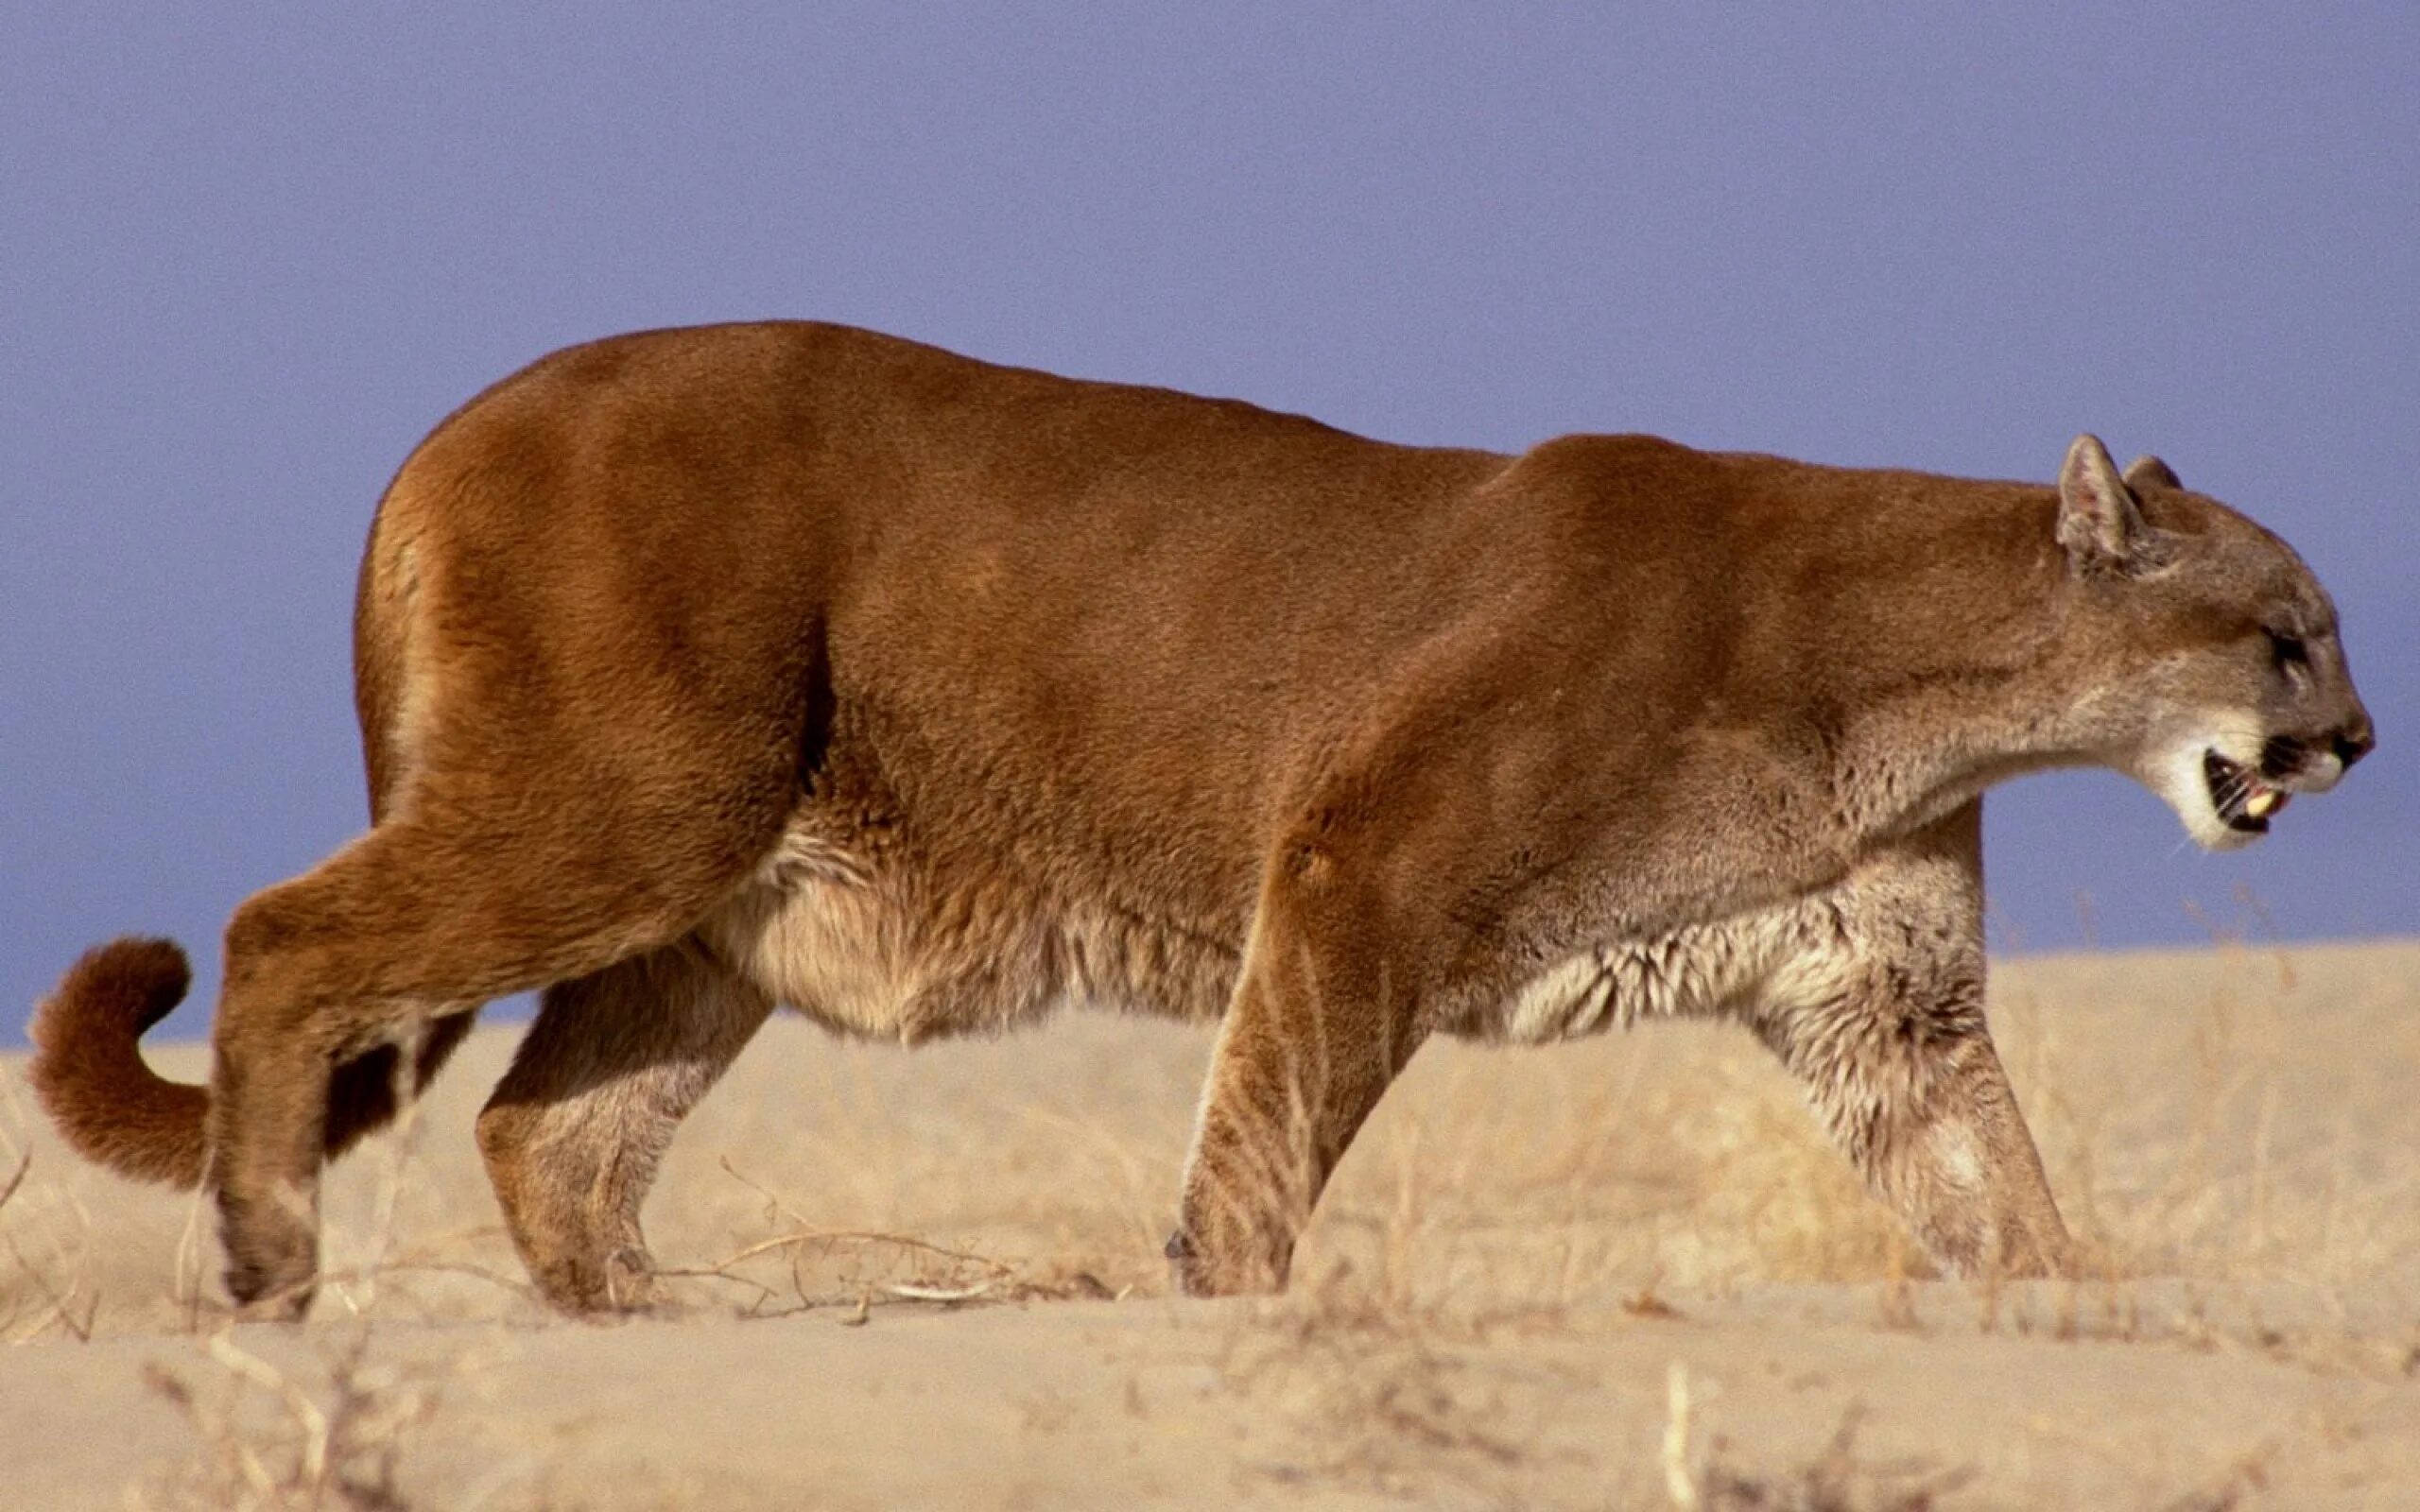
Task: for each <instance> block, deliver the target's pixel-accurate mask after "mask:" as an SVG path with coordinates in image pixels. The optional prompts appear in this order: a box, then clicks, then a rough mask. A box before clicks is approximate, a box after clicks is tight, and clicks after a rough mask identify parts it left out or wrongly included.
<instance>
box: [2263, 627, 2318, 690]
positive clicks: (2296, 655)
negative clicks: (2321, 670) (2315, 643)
mask: <svg viewBox="0 0 2420 1512" xmlns="http://www.w3.org/2000/svg"><path fill="white" fill-rule="evenodd" d="M2265 633H2266V634H2267V635H2268V637H2269V655H2270V657H2271V658H2272V659H2273V661H2275V662H2276V663H2277V670H2278V671H2280V672H2282V673H2284V674H2286V676H2288V677H2290V678H2296V679H2300V678H2303V677H2306V676H2308V674H2309V672H2310V647H2309V646H2308V645H2305V644H2303V638H2302V637H2301V636H2299V635H2293V634H2290V633H2288V632H2287V631H2285V630H2269V631H2267V632H2265Z"/></svg>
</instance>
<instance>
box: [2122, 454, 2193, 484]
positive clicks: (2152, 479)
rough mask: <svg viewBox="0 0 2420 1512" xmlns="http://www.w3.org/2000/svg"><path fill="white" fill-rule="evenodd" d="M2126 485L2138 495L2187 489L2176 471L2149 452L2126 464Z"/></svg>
mask: <svg viewBox="0 0 2420 1512" xmlns="http://www.w3.org/2000/svg"><path fill="white" fill-rule="evenodd" d="M2125 483H2126V487H2128V488H2130V489H2133V490H2135V491H2136V492H2137V493H2139V492H2141V491H2142V490H2145V489H2181V488H2183V487H2185V483H2184V480H2183V479H2181V478H2179V477H2178V476H2177V475H2176V469H2174V468H2172V467H2170V466H2169V465H2168V464H2167V463H2165V462H2163V461H2161V460H2160V459H2159V458H2158V457H2156V456H2153V455H2151V454H2150V453H2148V452H2146V453H2145V454H2143V455H2141V456H2138V457H2136V458H2135V459H2134V460H2133V461H2131V462H2129V463H2127V464H2126V472H2125Z"/></svg>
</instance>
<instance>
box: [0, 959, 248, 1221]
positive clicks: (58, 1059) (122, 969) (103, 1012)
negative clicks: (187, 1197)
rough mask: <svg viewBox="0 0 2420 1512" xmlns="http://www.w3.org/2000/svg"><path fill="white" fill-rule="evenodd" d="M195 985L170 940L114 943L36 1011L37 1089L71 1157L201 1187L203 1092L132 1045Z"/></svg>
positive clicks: (31, 1071)
mask: <svg viewBox="0 0 2420 1512" xmlns="http://www.w3.org/2000/svg"><path fill="white" fill-rule="evenodd" d="M192 981H193V971H192V969H191V968H190V967H188V966H187V965H186V964H185V953H184V952H182V951H181V950H179V949H178V948H177V946H176V942H175V941H173V940H164V939H121V940H113V941H112V942H111V943H109V944H107V945H102V946H98V947H96V948H95V949H93V950H89V951H86V952H85V953H84V958H83V959H82V960H79V961H78V962H77V963H76V964H75V965H74V966H73V967H71V968H70V969H69V970H68V972H67V975H66V976H65V977H64V978H62V979H61V982H60V984H59V989H58V990H57V991H55V992H53V993H51V995H50V996H49V997H47V998H44V999H43V1002H42V1005H41V1006H39V1007H37V1008H36V1009H34V1022H33V1030H32V1033H33V1041H34V1058H33V1064H32V1066H31V1067H29V1068H28V1070H27V1076H28V1078H29V1079H30V1080H31V1081H32V1082H33V1086H34V1095H35V1096H37V1097H39V1098H41V1099H42V1106H43V1109H44V1110H45V1111H47V1112H48V1113H49V1114H50V1121H51V1122H52V1123H53V1124H56V1125H59V1132H60V1135H61V1137H62V1138H64V1139H65V1140H66V1141H67V1143H69V1144H70V1145H72V1146H74V1147H75V1149H76V1151H77V1153H78V1154H80V1155H82V1156H83V1157H84V1158H85V1159H87V1160H94V1161H95V1162H97V1163H99V1164H101V1165H105V1166H108V1167H109V1168H110V1169H111V1170H112V1171H115V1172H117V1173H118V1174H119V1175H121V1176H130V1177H134V1178H135V1179H136V1180H138V1181H164V1182H166V1183H168V1184H169V1185H171V1186H180V1187H191V1186H199V1185H200V1184H201V1173H202V1166H203V1163H204V1162H203V1159H202V1157H203V1151H204V1149H205V1147H206V1144H207V1137H208V1136H207V1130H206V1126H205V1125H206V1124H207V1121H208V1120H207V1115H208V1113H209V1111H210V1091H209V1089H207V1088H203V1087H192V1086H187V1085H186V1084H184V1083H183V1082H174V1081H169V1080H168V1079H167V1078H165V1077H164V1076H162V1075H161V1074H159V1073H157V1072H155V1071H153V1070H152V1069H151V1068H150V1067H149V1066H148V1065H147V1064H146V1063H145V1062H144V1059H143V1053H142V1052H141V1051H140V1050H137V1049H136V1048H135V1041H136V1040H139V1039H141V1038H142V1035H143V1032H144V1031H145V1030H146V1029H148V1028H150V1027H151V1026H152V1025H153V1024H155V1023H158V1022H160V1021H161V1020H162V1019H164V1018H166V1017H167V1016H168V1010H170V1009H171V1008H174V1007H175V1006H176V1005H178V1004H179V1003H180V1002H182V1001H183V999H184V995H185V988H186V987H187V986H189V985H190V984H191V983H192Z"/></svg>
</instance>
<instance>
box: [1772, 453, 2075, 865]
mask: <svg viewBox="0 0 2420 1512" xmlns="http://www.w3.org/2000/svg"><path fill="white" fill-rule="evenodd" d="M2056 507H2057V499H2056V495H2055V493H2053V492H2052V491H2051V490H2042V489H2028V488H2021V487H2016V486H2012V485H2002V484H1989V483H1968V482H1963V481H1961V480H1955V479H1947V478H1930V477H1917V476H1913V475H1907V474H1885V475H1883V476H1881V477H1879V478H1877V479H1876V508H1875V511H1874V514H1873V516H1872V517H1871V521H1870V524H1871V526H1872V528H1873V532H1874V534H1873V535H1872V536H1869V538H1868V540H1867V541H1866V542H1865V543H1864V546H1865V549H1864V550H1862V551H1861V552H1859V553H1858V555H1857V556H1855V557H1854V558H1851V559H1847V560H1836V561H1835V562H1833V563H1830V564H1828V565H1829V566H1830V567H1831V568H1832V572H1831V573H1815V574H1810V575H1809V578H1810V580H1813V581H1816V582H1818V583H1820V584H1822V585H1823V586H1821V587H1819V588H1817V589H1816V590H1815V592H1816V594H1817V597H1818V599H1819V602H1821V603H1822V604H1823V605H1824V614H1825V616H1826V617H1827V618H1830V619H1832V620H1833V621H1834V622H1835V623H1838V624H1840V625H1841V626H1843V627H1845V628H1847V629H1849V631H1850V632H1851V633H1854V634H1855V635H1856V636H1857V644H1854V645H1848V646H1843V645H1841V644H1840V643H1839V642H1837V641H1835V642H1833V643H1831V644H1830V645H1829V646H1827V647H1826V652H1825V654H1827V655H1828V654H1830V653H1831V651H1833V650H1835V649H1837V650H1839V651H1840V652H1841V653H1844V654H1841V656H1840V657H1839V659H1838V664H1837V665H1836V666H1832V667H1827V668H1821V669H1818V668H1814V667H1809V668H1807V669H1806V673H1807V675H1808V682H1807V685H1808V686H1809V687H1812V688H1816V689H1819V690H1821V691H1820V692H1819V693H1818V694H1817V695H1816V698H1815V702H1814V705H1813V707H1812V708H1811V709H1810V711H1809V713H1810V714H1811V715H1812V716H1813V717H1814V718H1815V719H1816V720H1817V722H1818V724H1819V726H1821V727H1822V728H1823V729H1824V734H1825V737H1826V741H1827V745H1828V747H1829V751H1830V755H1831V765H1832V779H1833V782H1834V783H1835V784H1836V791H1837V793H1838V799H1839V802H1840V806H1841V813H1842V816H1843V817H1844V819H1846V821H1847V823H1848V826H1849V828H1850V829H1851V831H1852V832H1853V833H1857V834H1859V835H1862V836H1864V837H1867V838H1883V837H1889V836H1895V835H1900V834H1905V833H1909V832H1910V831H1912V830H1915V829H1919V828H1921V827H1923V826H1925V825H1927V824H1929V823H1931V822H1933V821H1934V820H1936V819H1938V818H1940V817H1941V816H1944V815H1945V814H1947V813H1949V812H1951V811H1952V810H1954V809H1956V808H1957V807H1959V806H1960V805H1962V804H1963V803H1965V802H1967V801H1969V800H1970V799H1974V798H1975V797H1977V796H1978V795H1979V794H1980V793H1981V792H1982V791H1983V790H1984V789H1985V788H1986V787H1989V786H1991V785H1992V784H1994V783H1996V782H2001V781H2004V780H2006V779H2008V778H2011V777H2015V776H2019V775H2022V774H2024V773H2026V772H2030V771H2038V770H2043V769H2046V768H2048V767H2053V766H2061V765H2075V764H2078V763H2080V762H2084V761H2088V760H2090V759H2091V756H2092V750H2091V743H2090V741H2089V739H2088V738H2087V732H2086V731H2085V730H2083V728H2082V726H2083V720H2084V712H2085V708H2086V707H2087V706H2088V702H2089V696H2090V694H2091V693H2092V692H2093V691H2094V690H2092V689H2088V688H2081V687H2077V686H2075V685H2074V677H2075V673H2076V670H2077V669H2076V668H2075V667H2074V666H2073V665H2072V663H2071V662H2070V660H2069V658H2067V657H2066V655H2065V654H2064V644H2063V640H2062V636H2061V627H2062V621H2063V618H2064V615H2065V613H2066V610H2067V608H2068V593H2069V591H2070V582H2071V580H2070V577H2069V575H2068V573H2067V571H2066V561H2065V558H2064V557H2063V556H2062V555H2061V553H2060V551H2059V549H2058V546H2057V543H2056V541H2055V538H2054V536H2053V534H2052V522H2053V519H2054V517H2055V512H2056ZM1833 574H1837V576H1833ZM1834 585H1838V586H1834ZM1876 606H1879V607H1880V609H1879V612H1878V613H1877V612H1876V608H1875V607H1876Z"/></svg>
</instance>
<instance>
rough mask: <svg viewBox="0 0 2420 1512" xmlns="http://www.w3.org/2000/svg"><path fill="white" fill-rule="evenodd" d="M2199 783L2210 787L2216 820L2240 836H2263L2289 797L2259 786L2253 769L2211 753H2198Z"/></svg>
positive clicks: (2263, 784) (2286, 794)
mask: <svg viewBox="0 0 2420 1512" xmlns="http://www.w3.org/2000/svg"><path fill="white" fill-rule="evenodd" d="M2202 779H2203V781H2204V782H2208V783H2209V784H2210V806H2211V807H2212V808H2214V809H2217V810H2218V811H2219V818H2220V820H2221V822H2223V823H2224V824H2225V825H2226V827H2227V828H2228V829H2230V830H2236V831H2238V832H2240V833H2244V834H2267V833H2269V820H2270V817H2271V816H2273V815H2274V814H2276V813H2277V812H2278V811H2279V810H2281V809H2283V808H2284V807H2285V806H2286V800H2287V799H2289V798H2290V797H2291V796H2292V795H2291V794H2290V793H2288V792H2287V791H2286V790H2285V789H2284V788H2282V787H2272V786H2271V785H2270V784H2269V783H2267V782H2263V781H2262V780H2261V777H2260V774H2259V773H2258V772H2257V771H2255V770H2254V769H2253V768H2251V767H2249V766H2246V765H2243V764H2242V763H2240V762H2231V761H2229V760H2227V759H2226V758H2225V757H2223V756H2221V755H2220V754H2219V753H2218V752H2217V751H2215V750H2209V751H2204V752H2203V753H2202Z"/></svg>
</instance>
